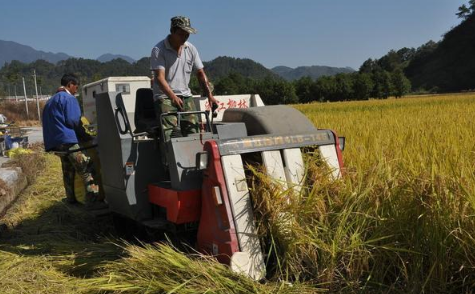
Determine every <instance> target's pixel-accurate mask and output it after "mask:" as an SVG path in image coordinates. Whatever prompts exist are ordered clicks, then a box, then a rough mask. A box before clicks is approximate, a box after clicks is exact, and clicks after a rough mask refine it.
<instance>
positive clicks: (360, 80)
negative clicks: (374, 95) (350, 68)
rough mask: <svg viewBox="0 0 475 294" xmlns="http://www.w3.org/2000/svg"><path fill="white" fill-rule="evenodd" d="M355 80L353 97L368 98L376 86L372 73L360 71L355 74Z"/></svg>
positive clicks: (358, 98) (357, 98)
mask: <svg viewBox="0 0 475 294" xmlns="http://www.w3.org/2000/svg"><path fill="white" fill-rule="evenodd" d="M353 80H354V82H353V98H354V99H356V100H366V99H368V98H369V97H370V94H371V90H372V89H373V86H374V84H373V80H372V79H371V75H370V74H368V73H358V74H355V75H354V78H353Z"/></svg>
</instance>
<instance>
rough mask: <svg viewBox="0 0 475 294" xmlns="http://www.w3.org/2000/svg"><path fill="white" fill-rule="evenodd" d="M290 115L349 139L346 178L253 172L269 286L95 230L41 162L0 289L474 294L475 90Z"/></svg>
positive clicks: (5, 243)
mask: <svg viewBox="0 0 475 294" xmlns="http://www.w3.org/2000/svg"><path fill="white" fill-rule="evenodd" d="M296 108H299V109H301V110H302V111H303V112H304V113H305V114H306V115H308V117H310V118H311V119H312V120H313V121H314V123H315V125H317V126H318V127H319V128H332V129H335V130H337V131H338V132H339V133H340V134H341V135H345V136H346V138H347V148H346V150H345V153H344V159H345V165H346V170H345V172H346V174H345V177H344V178H343V179H341V180H338V181H329V180H326V176H325V175H326V174H327V173H328V170H326V169H325V168H324V167H322V166H321V165H319V164H318V163H316V162H314V160H316V158H314V157H311V156H310V157H309V158H308V163H307V166H308V170H307V173H308V175H309V177H308V182H307V183H306V184H305V185H304V186H303V188H302V192H301V193H294V192H292V190H288V191H281V190H279V189H276V188H275V185H274V183H272V182H270V181H269V180H268V179H267V178H265V177H262V174H261V173H259V171H258V170H255V171H254V173H255V174H256V175H257V180H256V182H255V184H254V185H253V186H252V190H253V199H254V203H255V205H256V211H257V213H256V215H257V216H258V219H259V228H260V232H261V233H262V236H263V238H264V240H265V244H266V246H267V248H268V250H269V254H268V261H269V266H270V273H269V276H268V279H269V280H268V282H267V283H266V284H264V285H263V284H260V283H256V282H253V281H250V280H248V279H246V278H244V277H241V276H237V275H235V274H232V273H230V272H229V271H228V270H227V269H226V268H225V267H223V266H221V265H219V264H216V263H215V262H213V261H212V260H210V259H209V258H204V257H200V256H185V255H182V254H181V253H178V252H176V251H175V250H174V249H173V248H171V247H169V246H165V245H158V244H157V245H143V244H142V245H130V244H126V243H123V242H120V241H117V240H114V239H112V241H111V239H110V238H105V237H104V236H107V235H108V233H109V231H110V227H109V225H110V223H107V222H106V221H104V223H102V224H97V223H94V220H91V219H90V217H89V216H87V215H85V214H84V213H82V212H81V211H80V210H78V209H73V208H70V207H68V206H65V205H63V204H61V203H60V202H59V199H60V198H61V197H62V195H63V190H62V185H61V180H60V178H59V174H60V171H59V163H58V161H57V159H55V158H51V157H48V165H52V167H48V168H47V169H46V171H45V173H44V174H43V175H41V176H40V178H39V179H38V181H37V184H35V185H33V186H32V187H30V188H29V190H28V191H27V192H26V193H25V195H23V197H22V199H23V200H22V203H21V205H18V206H16V207H15V208H14V209H13V210H12V211H11V212H10V213H9V215H7V217H6V219H5V220H6V221H7V223H8V224H9V225H10V227H11V228H12V232H11V233H10V234H9V235H8V236H6V237H4V238H3V239H1V241H2V245H0V250H1V251H0V259H1V260H5V262H0V264H1V265H0V270H2V271H0V273H2V278H1V279H0V289H7V290H6V291H5V292H8V291H9V292H12V293H19V292H26V293H28V292H30V293H50V292H54V293H82V292H84V293H100V292H108V293H110V292H112V293H122V292H126V293H167V292H169V293H172V292H173V293H289V292H296V293H301V292H303V293H305V292H306V293H314V292H319V291H322V290H326V291H329V292H334V293H341V292H349V293H362V292H363V293H423V292H424V293H471V291H472V290H471V289H472V288H474V286H475V250H474V249H475V221H474V216H475V213H474V212H475V210H474V208H475V197H474V196H475V173H474V163H475V147H474V144H473V139H472V138H474V135H475V127H474V126H475V124H474V121H473V120H474V119H475V97H474V95H455V96H446V97H445V96H441V97H427V98H413V99H397V100H395V99H389V100H385V101H365V102H350V103H331V104H312V105H298V106H296ZM53 175H55V176H53ZM38 182H39V183H40V184H38ZM288 199H291V201H289V200H288ZM113 243H116V244H122V245H121V246H117V245H114V244H113ZM9 265H10V266H9ZM12 265H15V270H17V272H16V273H15V272H14V271H13V270H12ZM4 269H8V270H9V271H8V273H6V274H5V272H6V271H3V270H4ZM10 273H12V274H10ZM13 273H15V274H13ZM22 273H24V275H22ZM15 275H19V276H20V277H18V276H15ZM291 285H292V286H291Z"/></svg>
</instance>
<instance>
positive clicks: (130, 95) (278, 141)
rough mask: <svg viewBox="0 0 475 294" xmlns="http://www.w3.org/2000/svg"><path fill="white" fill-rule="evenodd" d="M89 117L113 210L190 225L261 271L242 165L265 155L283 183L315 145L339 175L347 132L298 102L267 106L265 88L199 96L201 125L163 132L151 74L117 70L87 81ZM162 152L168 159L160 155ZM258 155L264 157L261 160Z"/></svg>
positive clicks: (224, 252) (211, 244)
mask: <svg viewBox="0 0 475 294" xmlns="http://www.w3.org/2000/svg"><path fill="white" fill-rule="evenodd" d="M82 97H83V99H84V100H83V101H84V112H85V116H86V118H87V119H88V120H89V121H90V122H91V124H93V125H94V124H95V125H96V126H97V135H98V138H97V141H98V152H99V158H100V165H101V176H102V187H103V190H104V192H105V197H106V201H107V203H108V204H109V208H110V210H111V212H112V213H113V214H114V215H116V217H118V218H122V219H127V220H132V221H134V222H135V223H138V224H140V225H141V226H143V227H145V228H147V230H150V231H162V232H168V233H170V234H181V235H185V236H186V235H187V234H188V235H189V236H193V237H194V238H196V239H195V240H196V249H197V250H199V251H200V252H203V253H206V254H210V255H213V256H215V257H216V258H217V259H218V260H219V261H220V262H221V263H224V264H228V265H229V266H230V267H231V268H232V269H233V270H235V271H237V272H240V273H243V274H246V275H248V276H250V277H252V278H254V279H256V280H259V279H261V278H263V277H265V272H266V269H265V263H264V254H263V250H262V248H261V244H260V240H259V236H258V235H257V233H256V227H255V223H254V216H253V206H252V203H251V198H250V195H249V187H248V182H247V181H246V170H245V167H246V166H247V164H249V163H256V162H258V163H260V164H262V165H263V166H264V167H265V170H266V172H267V174H268V175H269V176H270V177H271V178H273V179H275V180H276V181H278V183H280V184H282V185H283V186H284V187H286V188H292V187H293V188H294V189H297V190H298V189H299V185H301V184H302V182H303V175H304V169H305V167H304V160H303V159H302V154H301V150H304V149H309V148H310V149H311V148H313V150H316V149H318V150H319V151H320V154H321V158H322V159H324V161H326V163H327V164H328V166H329V167H330V168H331V169H332V176H333V177H334V178H338V177H340V175H341V168H342V166H343V163H342V156H341V150H340V145H341V144H342V143H343V142H340V141H343V140H342V138H338V137H337V135H336V134H335V133H334V132H333V131H331V130H320V129H317V128H315V127H314V125H313V124H312V123H311V122H310V121H309V120H308V119H307V118H306V117H305V116H304V115H303V114H302V113H300V112H299V111H297V110H296V109H294V108H291V107H287V106H283V105H277V106H264V104H263V102H262V100H261V98H260V97H259V95H233V96H216V99H217V100H218V101H219V105H218V107H217V109H216V110H215V112H213V113H211V111H210V108H211V107H210V105H208V102H207V98H206V97H195V102H196V105H197V109H198V111H196V112H194V114H195V115H198V116H199V117H200V118H201V125H202V131H201V133H199V134H193V135H188V136H186V137H182V136H172V138H171V139H170V140H169V141H167V142H163V141H162V140H161V138H163V131H162V129H161V126H160V121H161V119H162V118H163V117H164V116H166V115H175V116H177V117H178V121H180V119H181V117H182V116H183V115H186V114H190V113H189V112H178V113H168V114H162V116H161V117H160V118H158V117H156V115H155V111H154V106H153V94H152V90H151V89H150V79H149V78H147V77H121V78H119V77H111V78H107V79H103V80H100V81H97V82H94V83H91V84H88V85H85V86H84V87H83V96H82ZM161 152H162V153H163V155H164V158H165V159H166V162H163V161H164V160H162V158H161ZM256 158H257V160H256Z"/></svg>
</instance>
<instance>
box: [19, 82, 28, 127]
mask: <svg viewBox="0 0 475 294" xmlns="http://www.w3.org/2000/svg"><path fill="white" fill-rule="evenodd" d="M21 79H22V80H23V94H25V109H26V119H28V117H29V115H28V98H26V87H25V78H24V77H21Z"/></svg>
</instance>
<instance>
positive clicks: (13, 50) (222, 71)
mask: <svg viewBox="0 0 475 294" xmlns="http://www.w3.org/2000/svg"><path fill="white" fill-rule="evenodd" d="M69 58H74V57H72V56H70V55H68V54H66V53H51V52H44V51H40V50H36V49H34V48H32V47H30V46H26V45H22V44H19V43H16V42H12V41H2V40H0V68H1V67H3V65H4V64H5V63H9V62H11V61H12V60H18V61H21V62H23V63H31V62H34V61H36V60H39V59H42V60H46V61H48V62H50V63H53V64H56V63H57V62H58V61H61V60H66V59H69ZM119 58H120V59H123V60H125V61H127V62H128V63H130V64H132V63H134V62H136V60H134V59H133V58H131V57H129V56H126V55H121V54H111V53H106V54H103V55H101V56H99V57H98V58H97V59H96V60H97V61H99V62H102V63H105V62H109V61H111V60H114V59H119ZM205 66H206V71H207V73H208V74H209V75H210V76H211V77H213V76H214V77H217V76H224V75H227V74H229V73H230V72H231V71H233V70H235V69H239V70H238V71H239V73H240V74H242V75H243V76H247V77H254V78H263V77H266V76H274V77H277V76H280V77H282V78H284V79H286V80H289V81H292V80H295V79H299V78H301V77H303V76H310V77H311V78H313V79H317V78H319V77H320V76H322V75H335V74H338V73H349V72H354V70H353V69H351V68H348V67H347V68H337V67H330V66H316V65H314V66H301V67H297V68H295V69H293V68H290V67H287V66H277V67H274V68H272V69H268V68H266V67H264V66H263V65H261V64H260V63H258V62H255V61H253V60H251V59H247V58H232V57H226V56H223V57H217V58H215V59H214V60H212V61H209V62H205Z"/></svg>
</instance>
